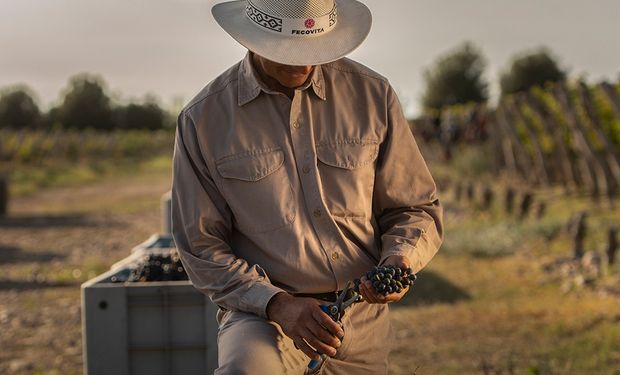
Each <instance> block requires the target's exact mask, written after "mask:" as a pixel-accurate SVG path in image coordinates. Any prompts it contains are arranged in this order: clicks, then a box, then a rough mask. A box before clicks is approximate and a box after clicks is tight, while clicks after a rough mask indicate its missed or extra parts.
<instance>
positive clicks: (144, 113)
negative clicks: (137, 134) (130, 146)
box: [118, 101, 168, 130]
mask: <svg viewBox="0 0 620 375" xmlns="http://www.w3.org/2000/svg"><path fill="white" fill-rule="evenodd" d="M118 119H119V121H118V122H119V125H120V127H121V128H124V129H148V130H157V129H163V128H164V127H165V126H166V122H167V120H168V116H167V114H166V113H165V112H164V111H163V110H162V109H161V108H160V107H159V105H157V103H155V102H154V101H147V102H145V103H144V104H137V103H131V104H128V105H127V106H124V107H121V108H119V109H118Z"/></svg>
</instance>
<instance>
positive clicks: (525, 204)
mask: <svg viewBox="0 0 620 375" xmlns="http://www.w3.org/2000/svg"><path fill="white" fill-rule="evenodd" d="M533 200H534V195H532V193H531V192H529V191H528V192H525V193H524V194H523V197H522V199H521V204H520V205H519V220H523V219H525V217H526V216H527V215H528V214H529V213H530V208H531V207H532V202H533Z"/></svg>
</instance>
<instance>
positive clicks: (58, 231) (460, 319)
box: [0, 173, 620, 375]
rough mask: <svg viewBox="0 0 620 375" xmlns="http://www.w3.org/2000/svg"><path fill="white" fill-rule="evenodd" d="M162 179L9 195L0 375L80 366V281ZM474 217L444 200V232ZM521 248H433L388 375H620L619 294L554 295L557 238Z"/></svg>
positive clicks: (135, 237) (155, 197)
mask: <svg viewBox="0 0 620 375" xmlns="http://www.w3.org/2000/svg"><path fill="white" fill-rule="evenodd" d="M169 187H170V177H169V175H168V174H166V173H155V174H150V175H149V174H139V175H134V176H131V177H127V176H125V177H122V179H121V180H120V181H115V180H113V179H108V180H106V181H103V182H100V183H97V184H95V185H90V186H81V187H72V188H55V189H48V190H44V191H41V192H39V193H36V194H33V195H30V196H26V197H17V198H15V199H13V200H11V203H10V215H9V216H8V217H6V218H3V219H0V270H1V271H2V272H1V273H0V328H1V329H0V348H1V349H2V350H0V374H62V375H65V374H66V375H71V374H81V373H82V339H81V316H80V314H81V311H80V285H81V283H83V282H84V281H86V280H88V279H90V278H93V277H94V276H96V275H98V274H100V273H102V272H104V271H106V270H107V269H108V268H109V267H110V265H112V264H113V263H115V262H117V261H119V260H121V259H122V258H125V257H126V256H128V255H129V254H130V249H131V248H132V247H134V246H135V245H137V244H139V243H140V242H142V241H144V240H146V239H147V238H148V237H149V236H150V235H151V234H153V233H155V232H158V231H159V228H160V197H161V195H162V194H163V193H165V192H166V191H167V190H169ZM472 217H473V216H471V215H469V214H467V210H462V212H461V211H458V210H456V209H455V208H453V207H452V208H450V203H449V202H448V209H447V216H446V222H447V224H448V229H449V230H451V232H452V233H456V231H455V230H454V228H457V227H459V226H462V225H464V224H463V223H465V222H471V221H472V220H474V219H472ZM476 220H477V219H476ZM614 220H615V219H614ZM448 235H450V233H448ZM557 241H560V242H557ZM525 245H526V246H519V249H518V251H517V252H516V253H515V254H512V255H505V256H494V257H475V256H471V255H468V254H460V253H458V252H452V253H450V252H445V253H443V254H442V253H441V252H440V254H439V255H438V256H437V257H436V258H435V259H434V260H433V261H432V263H431V264H430V266H429V267H428V269H426V270H425V271H423V272H422V273H421V274H420V275H419V276H420V278H419V281H418V282H417V283H416V286H415V288H414V293H412V294H411V295H410V296H408V297H407V299H405V300H404V301H401V302H399V304H398V305H395V306H393V309H392V322H393V325H394V327H395V329H396V337H395V341H394V342H393V343H386V345H393V348H394V349H393V353H392V356H391V363H390V374H394V375H401V374H402V375H405V374H407V375H410V374H494V375H501V374H611V375H617V374H620V371H619V370H618V369H620V298H610V297H601V296H599V295H597V294H596V293H595V292H592V291H589V290H587V289H584V290H581V291H576V292H574V293H573V292H571V293H565V292H562V291H561V288H560V284H561V283H560V282H558V281H557V280H553V279H550V278H549V276H548V275H546V274H545V273H544V272H543V271H542V264H543V263H544V262H543V260H542V258H540V257H541V256H542V257H544V254H546V253H547V252H549V248H558V250H554V251H559V252H563V251H565V250H563V248H564V247H565V244H564V243H563V242H561V240H556V242H552V243H542V242H540V240H536V239H534V240H533V242H528V243H527V244H525ZM536 248H538V250H537V249H536ZM539 258H540V260H539Z"/></svg>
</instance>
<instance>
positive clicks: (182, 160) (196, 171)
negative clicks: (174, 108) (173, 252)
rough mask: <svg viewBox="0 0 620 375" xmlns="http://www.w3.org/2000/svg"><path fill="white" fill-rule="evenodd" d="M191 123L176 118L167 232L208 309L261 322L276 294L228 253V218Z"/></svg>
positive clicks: (259, 272)
mask: <svg viewBox="0 0 620 375" xmlns="http://www.w3.org/2000/svg"><path fill="white" fill-rule="evenodd" d="M202 155H203V154H202V152H201V149H200V144H199V143H198V141H197V135H196V129H195V125H194V123H193V122H192V120H191V119H190V118H189V117H188V116H187V115H186V114H184V113H182V114H181V115H180V116H179V120H178V126H177V132H176V140H175V147H174V157H173V180H172V232H173V237H174V241H175V244H176V246H177V249H178V252H179V255H180V257H181V260H182V262H183V264H184V266H185V268H186V270H187V273H188V275H189V277H190V279H191V281H192V283H193V284H194V286H195V287H196V288H197V289H199V290H200V291H202V292H203V293H205V294H206V295H208V296H209V297H210V298H211V299H212V300H213V302H214V303H216V304H218V305H219V306H222V307H224V308H226V309H229V310H239V311H245V312H250V313H254V314H256V315H259V316H262V317H266V311H265V310H266V306H267V303H268V302H269V300H270V299H271V297H273V296H274V295H275V294H276V293H278V292H281V291H282V290H281V289H280V288H277V287H275V286H274V285H272V284H271V283H270V281H269V278H268V277H267V275H266V274H265V272H264V270H263V269H262V268H261V267H260V266H259V265H253V266H250V265H249V264H248V263H247V262H246V261H245V260H244V259H241V258H238V257H236V256H235V254H234V251H233V249H231V247H230V245H229V244H230V235H231V230H232V213H231V210H230V208H229V206H228V205H227V203H226V201H225V200H224V198H223V197H222V195H221V194H220V192H219V190H218V188H217V186H216V184H215V183H214V181H213V179H212V178H211V174H210V172H209V169H208V166H207V163H206V162H205V160H204V158H203V156H202Z"/></svg>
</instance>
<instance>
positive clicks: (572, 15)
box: [0, 0, 620, 115]
mask: <svg viewBox="0 0 620 375" xmlns="http://www.w3.org/2000/svg"><path fill="white" fill-rule="evenodd" d="M217 2H219V1H207V0H106V1H101V0H0V88H2V87H6V86H10V85H14V84H19V83H23V84H26V85H28V86H29V87H31V88H32V89H33V90H34V91H35V92H36V93H37V94H38V100H39V103H40V104H41V106H42V107H43V108H47V107H49V106H51V105H53V104H54V103H56V102H57V101H58V100H59V97H60V93H61V92H62V89H63V88H64V87H65V86H66V84H67V80H68V78H69V77H71V76H73V75H75V74H77V73H82V72H89V73H96V74H99V75H101V76H102V77H103V78H104V80H105V81H106V83H107V85H108V88H109V90H110V92H111V94H112V95H114V97H116V98H119V100H136V99H140V98H143V97H144V96H145V95H147V94H150V95H155V96H157V97H158V98H160V100H161V102H162V104H163V105H165V106H167V107H169V108H171V107H173V106H174V105H175V104H176V105H177V106H178V105H179V103H182V102H184V101H188V100H189V99H191V98H192V97H193V95H195V94H196V93H197V92H198V91H199V90H200V89H201V88H202V87H203V86H204V85H205V84H207V83H208V82H209V81H210V80H212V79H213V78H215V77H216V76H217V75H218V74H219V73H221V72H222V71H224V70H225V69H227V68H228V67H229V66H231V65H233V64H234V63H235V62H237V61H238V60H240V59H241V58H243V56H244V54H245V50H244V49H243V47H241V46H240V45H238V44H237V43H236V42H235V41H234V40H233V39H232V38H230V37H229V36H228V35H227V34H226V33H225V32H224V31H223V30H221V29H220V27H219V26H218V25H217V24H216V23H215V21H214V20H213V18H212V16H211V12H210V9H211V7H212V6H213V4H215V3H217ZM362 2H364V3H365V4H366V5H367V6H368V7H369V8H370V9H371V11H372V13H373V27H372V30H371V32H370V35H369V37H368V38H367V40H366V41H365V42H364V44H362V46H361V47H360V48H358V49H357V50H356V51H355V52H353V53H352V54H351V55H350V57H351V58H353V59H355V60H357V61H359V62H361V63H363V64H365V65H367V66H368V67H370V68H371V69H373V70H375V71H377V72H379V73H381V74H382V75H384V76H385V77H387V78H388V79H389V80H390V82H391V83H392V85H393V86H394V87H395V88H396V91H397V92H398V93H399V96H400V98H401V101H402V102H403V104H404V106H405V107H406V111H407V112H408V114H409V115H415V114H416V113H418V111H419V99H420V97H421V95H422V92H423V89H424V80H423V72H424V69H426V68H428V67H430V66H431V65H432V63H433V61H435V60H436V59H437V57H438V56H439V55H441V54H443V53H445V52H446V51H450V50H451V49H453V48H454V47H456V46H457V45H459V44H461V43H463V42H464V41H472V42H473V43H474V44H476V45H477V46H478V47H479V48H480V49H481V51H482V52H483V54H484V56H485V58H486V60H487V66H488V69H487V79H488V80H489V81H490V82H491V93H492V94H494V95H496V94H497V91H498V89H497V83H496V82H497V77H498V75H499V73H500V72H501V71H502V70H504V69H505V68H506V67H507V65H508V62H509V60H510V58H511V57H512V56H513V55H514V54H516V53H519V52H522V51H524V50H531V49H533V48H537V47H539V46H547V47H549V48H550V49H551V50H552V51H553V52H554V54H555V55H556V56H557V57H558V58H559V59H560V61H561V63H562V65H563V66H564V67H565V68H567V69H568V70H569V72H570V75H571V76H572V77H585V78H586V79H588V80H589V81H592V82H597V81H600V80H613V81H617V80H618V79H620V42H619V41H618V35H619V31H618V30H619V28H618V27H619V26H618V19H619V18H620V1H618V0H518V1H515V0H365V1H362Z"/></svg>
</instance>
